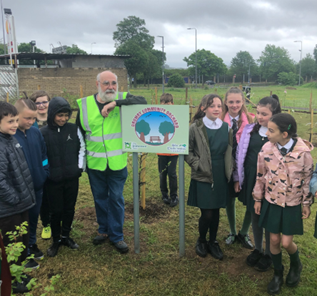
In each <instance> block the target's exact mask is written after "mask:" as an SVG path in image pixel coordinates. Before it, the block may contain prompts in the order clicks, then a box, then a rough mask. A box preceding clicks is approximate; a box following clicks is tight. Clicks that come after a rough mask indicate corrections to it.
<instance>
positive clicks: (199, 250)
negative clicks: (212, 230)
mask: <svg viewBox="0 0 317 296" xmlns="http://www.w3.org/2000/svg"><path fill="white" fill-rule="evenodd" d="M195 251H196V254H197V255H198V256H200V257H203V258H205V257H206V256H207V254H208V251H207V242H201V241H200V239H198V240H197V242H196V246H195Z"/></svg>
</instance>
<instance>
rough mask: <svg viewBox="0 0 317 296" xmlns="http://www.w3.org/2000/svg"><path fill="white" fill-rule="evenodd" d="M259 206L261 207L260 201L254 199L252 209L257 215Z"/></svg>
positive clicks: (259, 211) (259, 212) (259, 210)
mask: <svg viewBox="0 0 317 296" xmlns="http://www.w3.org/2000/svg"><path fill="white" fill-rule="evenodd" d="M261 207H262V203H261V202H260V201H256V202H255V203H254V211H255V213H256V214H257V215H260V214H261Z"/></svg>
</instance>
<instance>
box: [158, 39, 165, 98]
mask: <svg viewBox="0 0 317 296" xmlns="http://www.w3.org/2000/svg"><path fill="white" fill-rule="evenodd" d="M157 37H160V38H162V91H163V92H162V94H164V84H165V83H164V82H165V81H164V36H157Z"/></svg>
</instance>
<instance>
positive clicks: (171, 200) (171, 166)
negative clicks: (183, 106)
mask: <svg viewBox="0 0 317 296" xmlns="http://www.w3.org/2000/svg"><path fill="white" fill-rule="evenodd" d="M160 103H161V105H174V101H173V96H172V95H171V94H169V93H164V94H162V95H161V98H160ZM157 155H158V169H159V173H160V188H161V193H162V200H163V202H164V203H165V204H168V205H169V206H170V207H175V206H177V205H178V197H177V174H176V166H177V160H178V154H169V153H157ZM167 176H168V179H169V186H170V195H168V188H167V180H166V179H167Z"/></svg>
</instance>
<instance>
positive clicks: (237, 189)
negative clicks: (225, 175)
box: [233, 182, 240, 192]
mask: <svg viewBox="0 0 317 296" xmlns="http://www.w3.org/2000/svg"><path fill="white" fill-rule="evenodd" d="M233 186H234V191H235V192H240V186H239V182H234V185H233Z"/></svg>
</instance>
